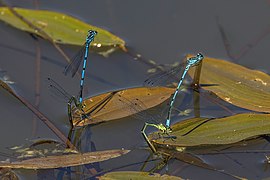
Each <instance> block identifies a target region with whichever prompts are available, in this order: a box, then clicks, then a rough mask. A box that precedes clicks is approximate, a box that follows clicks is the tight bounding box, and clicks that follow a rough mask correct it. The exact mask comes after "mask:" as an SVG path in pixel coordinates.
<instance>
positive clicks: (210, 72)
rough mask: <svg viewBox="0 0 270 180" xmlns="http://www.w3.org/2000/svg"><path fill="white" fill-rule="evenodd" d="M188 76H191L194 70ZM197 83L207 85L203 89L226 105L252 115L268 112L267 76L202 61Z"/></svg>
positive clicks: (269, 78)
mask: <svg viewBox="0 0 270 180" xmlns="http://www.w3.org/2000/svg"><path fill="white" fill-rule="evenodd" d="M191 56H192V55H188V57H191ZM189 73H190V74H191V75H192V74H193V73H194V68H191V69H190V71H189ZM200 83H201V84H208V85H210V86H204V87H203V88H204V89H206V90H209V91H212V92H214V93H215V94H216V95H217V96H219V97H220V98H222V99H223V100H224V101H226V102H228V103H231V104H233V105H236V106H239V107H241V108H245V109H249V110H252V111H258V112H270V76H269V75H268V74H266V73H263V72H261V71H257V70H251V69H248V68H246V67H243V66H241V65H238V64H234V63H231V62H228V61H224V60H220V59H214V58H208V57H205V59H204V60H203V64H202V72H201V78H200Z"/></svg>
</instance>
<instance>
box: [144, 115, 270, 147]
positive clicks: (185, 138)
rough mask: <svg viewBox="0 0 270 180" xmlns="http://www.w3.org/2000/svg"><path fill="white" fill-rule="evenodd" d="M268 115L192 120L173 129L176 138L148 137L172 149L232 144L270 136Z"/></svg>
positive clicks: (269, 116) (155, 134) (183, 122)
mask: <svg viewBox="0 0 270 180" xmlns="http://www.w3.org/2000/svg"><path fill="white" fill-rule="evenodd" d="M269 119H270V114H252V113H246V114H237V115H234V116H230V117H225V118H218V119H208V118H193V119H188V120H185V121H182V122H179V123H176V124H174V125H173V126H172V131H173V132H172V133H170V135H172V136H176V139H173V140H171V139H169V138H168V139H166V140H165V141H164V139H162V138H157V137H158V136H159V135H158V133H157V132H155V133H153V134H150V135H149V139H150V140H151V141H152V142H153V143H154V144H163V145H164V144H165V145H170V146H174V147H183V151H184V150H185V147H190V146H201V145H217V144H232V143H236V142H239V141H242V140H244V139H247V138H251V137H254V136H259V135H263V134H269V133H270V121H269Z"/></svg>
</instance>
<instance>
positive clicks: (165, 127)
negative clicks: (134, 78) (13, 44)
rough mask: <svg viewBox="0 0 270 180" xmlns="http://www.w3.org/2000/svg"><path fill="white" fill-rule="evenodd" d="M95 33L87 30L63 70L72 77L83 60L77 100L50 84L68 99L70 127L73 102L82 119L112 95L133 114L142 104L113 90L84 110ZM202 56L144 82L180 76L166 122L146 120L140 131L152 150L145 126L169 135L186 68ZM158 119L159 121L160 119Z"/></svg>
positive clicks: (145, 83) (201, 56)
mask: <svg viewBox="0 0 270 180" xmlns="http://www.w3.org/2000/svg"><path fill="white" fill-rule="evenodd" d="M95 35H97V32H96V31H92V30H89V31H88V35H87V37H86V42H85V44H84V47H83V48H82V50H81V51H79V53H78V54H77V55H76V56H75V57H74V58H73V59H72V61H71V63H70V64H69V65H68V66H67V67H66V68H65V71H64V73H65V74H68V73H69V72H71V74H72V77H73V76H74V75H75V74H76V72H77V71H78V68H79V65H80V64H81V62H82V60H83V68H82V73H81V80H80V91H79V95H78V98H79V100H78V99H77V98H76V97H75V96H70V95H68V93H66V91H65V90H64V89H63V88H61V86H59V85H58V84H57V83H56V82H55V81H53V80H52V85H51V86H53V87H54V88H55V89H57V91H59V92H60V93H61V94H62V95H63V96H65V97H66V98H67V99H68V116H69V121H70V124H71V126H72V128H73V125H75V126H76V123H75V124H74V122H73V114H72V105H71V104H72V103H74V107H73V109H74V108H75V109H77V110H78V111H80V114H81V116H80V119H81V120H82V121H83V120H84V119H86V118H87V119H90V120H91V112H93V111H95V110H96V109H100V108H103V107H104V106H105V105H106V103H107V102H108V101H109V100H110V99H111V98H112V97H113V96H114V95H117V96H118V98H119V102H121V103H123V104H125V105H127V106H130V107H131V109H132V108H133V111H135V112H134V113H135V114H136V109H138V107H139V106H143V103H142V102H135V103H134V102H130V100H127V99H124V98H122V97H121V96H120V95H118V94H116V93H115V92H112V93H110V94H109V95H108V96H106V97H104V99H102V100H100V101H99V102H98V103H96V104H95V105H94V106H93V107H92V108H91V109H89V110H88V112H85V111H84V106H85V105H84V104H83V97H82V94H83V87H84V78H85V69H86V62H87V58H88V51H89V46H90V43H91V42H92V41H93V40H94V37H95ZM203 58H204V57H203V55H202V54H201V53H198V54H197V55H196V56H195V57H192V58H189V59H187V61H186V62H185V63H182V64H180V65H179V66H177V67H175V68H173V69H170V70H168V71H165V72H162V73H158V74H156V75H154V76H150V78H149V79H147V80H146V81H145V82H144V85H146V86H156V85H158V83H157V84H156V82H157V81H160V80H162V79H169V78H171V77H172V76H177V77H180V79H179V82H178V85H177V87H176V89H175V91H174V93H173V94H172V97H171V100H170V103H169V105H168V106H169V109H168V111H167V118H166V123H164V124H163V123H156V121H155V123H148V122H146V123H145V125H144V127H143V129H142V131H141V132H142V134H143V136H144V138H145V139H146V141H147V143H148V144H149V146H150V148H151V149H152V150H153V151H155V148H154V146H153V145H152V144H151V143H150V141H149V139H148V138H147V135H146V133H145V130H146V128H147V126H153V127H155V128H157V129H158V130H159V131H161V132H162V134H166V135H168V136H169V133H170V132H171V131H172V130H171V128H170V125H171V113H172V108H173V105H174V102H175V100H176V97H177V94H178V92H179V89H180V87H181V86H182V84H183V80H184V78H185V76H186V74H187V72H188V70H189V69H190V67H192V66H196V65H198V64H199V63H200V62H201V61H202V60H203ZM137 101H138V99H137ZM138 105H139V106H138ZM143 110H145V108H143ZM139 111H141V110H138V112H139ZM146 118H147V117H145V119H146ZM150 121H151V120H150ZM158 121H159V122H160V121H161V119H160V120H158ZM164 121H165V119H164ZM77 123H80V122H77Z"/></svg>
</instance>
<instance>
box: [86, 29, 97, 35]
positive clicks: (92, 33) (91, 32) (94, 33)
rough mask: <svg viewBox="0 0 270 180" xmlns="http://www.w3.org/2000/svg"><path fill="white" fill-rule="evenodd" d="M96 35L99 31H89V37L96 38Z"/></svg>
mask: <svg viewBox="0 0 270 180" xmlns="http://www.w3.org/2000/svg"><path fill="white" fill-rule="evenodd" d="M96 34H97V31H94V30H89V31H88V36H95V35H96Z"/></svg>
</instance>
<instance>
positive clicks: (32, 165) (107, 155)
mask: <svg viewBox="0 0 270 180" xmlns="http://www.w3.org/2000/svg"><path fill="white" fill-rule="evenodd" d="M128 152H129V150H108V151H97V152H88V153H83V154H69V155H62V156H47V157H42V158H32V159H27V160H23V161H17V162H10V163H9V162H0V167H4V168H16V169H17V168H23V169H51V168H60V167H70V166H78V165H84V164H89V163H94V162H100V161H105V160H108V159H111V158H116V157H119V156H121V155H124V154H127V153H128Z"/></svg>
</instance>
